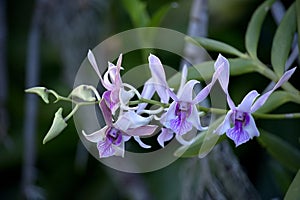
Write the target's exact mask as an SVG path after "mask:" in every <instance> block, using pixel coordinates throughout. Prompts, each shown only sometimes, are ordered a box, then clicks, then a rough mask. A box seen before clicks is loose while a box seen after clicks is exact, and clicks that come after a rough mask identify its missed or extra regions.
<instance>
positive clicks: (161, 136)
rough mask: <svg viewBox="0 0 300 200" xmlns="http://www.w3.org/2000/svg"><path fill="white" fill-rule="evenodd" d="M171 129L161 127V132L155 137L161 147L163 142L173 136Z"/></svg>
mask: <svg viewBox="0 0 300 200" xmlns="http://www.w3.org/2000/svg"><path fill="white" fill-rule="evenodd" d="M173 134H174V133H173V131H172V130H171V129H169V128H162V129H161V133H160V134H159V136H158V137H157V141H158V143H159V144H160V146H161V147H165V142H167V141H169V140H171V139H172V138H173Z"/></svg>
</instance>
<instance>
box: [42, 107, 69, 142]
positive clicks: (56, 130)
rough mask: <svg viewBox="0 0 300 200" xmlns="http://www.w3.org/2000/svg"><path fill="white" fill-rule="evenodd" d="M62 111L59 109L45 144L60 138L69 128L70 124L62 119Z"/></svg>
mask: <svg viewBox="0 0 300 200" xmlns="http://www.w3.org/2000/svg"><path fill="white" fill-rule="evenodd" d="M62 110H63V109H62V108H59V109H58V111H57V112H56V113H55V117H54V120H53V123H52V125H51V127H50V129H49V131H48V133H47V134H46V136H45V138H44V140H43V144H46V143H47V142H49V141H50V140H52V139H53V138H55V137H56V136H58V135H59V134H60V133H61V132H62V131H63V130H64V129H65V128H66V127H67V125H68V124H67V123H66V122H65V120H64V119H63V117H62Z"/></svg>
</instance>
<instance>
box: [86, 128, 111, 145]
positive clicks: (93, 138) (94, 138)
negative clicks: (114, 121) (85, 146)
mask: <svg viewBox="0 0 300 200" xmlns="http://www.w3.org/2000/svg"><path fill="white" fill-rule="evenodd" d="M107 128H108V126H104V127H103V128H102V129H100V130H98V131H95V132H93V133H91V134H89V135H87V134H86V133H85V132H84V131H82V135H83V136H84V137H85V138H86V139H87V140H88V141H90V142H94V143H97V142H99V141H104V140H105V138H106V135H105V132H106V130H107Z"/></svg>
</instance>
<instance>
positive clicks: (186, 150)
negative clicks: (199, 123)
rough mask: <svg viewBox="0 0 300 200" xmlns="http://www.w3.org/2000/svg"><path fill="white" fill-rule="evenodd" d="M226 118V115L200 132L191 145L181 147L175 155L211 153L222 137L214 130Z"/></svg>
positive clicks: (191, 155)
mask: <svg viewBox="0 0 300 200" xmlns="http://www.w3.org/2000/svg"><path fill="white" fill-rule="evenodd" d="M224 118H225V115H224V116H221V117H219V118H218V119H217V120H215V121H214V122H213V123H211V124H210V126H209V128H208V130H206V131H202V132H201V133H199V134H198V135H197V136H196V137H195V139H194V142H193V143H192V144H191V145H189V146H181V147H179V148H178V149H177V150H176V151H175V153H174V154H175V156H181V157H194V156H199V153H201V154H200V155H201V156H203V155H204V154H207V153H209V152H210V150H211V149H212V148H213V147H214V146H215V144H216V142H217V141H218V139H219V137H220V136H219V135H217V134H214V133H213V131H214V130H215V129H216V128H217V127H218V126H219V125H220V124H221V122H222V121H223V120H224ZM213 143H214V144H213ZM199 150H200V152H199Z"/></svg>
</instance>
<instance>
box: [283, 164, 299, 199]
mask: <svg viewBox="0 0 300 200" xmlns="http://www.w3.org/2000/svg"><path fill="white" fill-rule="evenodd" d="M299 194H300V169H299V170H298V172H297V174H296V176H295V178H294V180H293V182H292V183H291V185H290V187H289V189H288V191H287V193H286V194H285V196H284V200H297V199H299Z"/></svg>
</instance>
